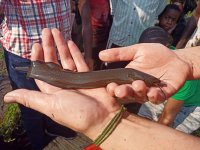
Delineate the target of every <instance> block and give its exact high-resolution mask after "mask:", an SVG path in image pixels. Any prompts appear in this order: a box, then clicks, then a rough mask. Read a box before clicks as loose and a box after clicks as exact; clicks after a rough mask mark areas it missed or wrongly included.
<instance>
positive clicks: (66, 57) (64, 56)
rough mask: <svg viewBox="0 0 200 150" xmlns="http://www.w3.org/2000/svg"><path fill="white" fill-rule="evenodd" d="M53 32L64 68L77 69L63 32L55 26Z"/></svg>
mask: <svg viewBox="0 0 200 150" xmlns="http://www.w3.org/2000/svg"><path fill="white" fill-rule="evenodd" d="M52 34H53V38H54V41H55V43H56V46H57V49H58V52H59V57H60V59H61V63H62V66H63V68H65V69H69V70H76V65H75V63H74V61H73V59H72V56H71V54H70V51H69V48H68V45H67V44H66V42H65V39H64V37H63V35H62V33H61V32H60V31H59V30H58V29H56V28H55V29H52Z"/></svg>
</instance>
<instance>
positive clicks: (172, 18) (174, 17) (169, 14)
mask: <svg viewBox="0 0 200 150" xmlns="http://www.w3.org/2000/svg"><path fill="white" fill-rule="evenodd" d="M180 14H181V13H180V12H179V11H177V10H174V9H168V10H167V11H166V12H165V13H164V14H163V15H162V16H161V17H160V20H159V26H160V27H161V28H163V29H165V30H166V31H168V32H169V30H170V29H172V28H173V27H174V26H175V25H176V23H177V21H178V19H179V17H180Z"/></svg>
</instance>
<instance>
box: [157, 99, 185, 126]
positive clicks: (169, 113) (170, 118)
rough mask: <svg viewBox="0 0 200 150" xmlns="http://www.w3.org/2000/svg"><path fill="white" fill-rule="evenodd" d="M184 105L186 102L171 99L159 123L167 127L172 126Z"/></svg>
mask: <svg viewBox="0 0 200 150" xmlns="http://www.w3.org/2000/svg"><path fill="white" fill-rule="evenodd" d="M183 104H184V101H181V100H175V99H173V98H169V99H168V100H167V102H166V104H165V107H164V110H163V112H162V114H161V116H160V118H159V120H158V122H159V123H160V124H163V125H166V126H171V125H172V123H173V122H174V119H175V118H176V115H177V114H178V113H179V112H180V109H181V108H182V106H183Z"/></svg>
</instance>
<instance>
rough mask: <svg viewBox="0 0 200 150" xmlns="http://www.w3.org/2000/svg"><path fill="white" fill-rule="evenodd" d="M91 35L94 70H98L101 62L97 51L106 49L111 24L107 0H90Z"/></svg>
mask: <svg viewBox="0 0 200 150" xmlns="http://www.w3.org/2000/svg"><path fill="white" fill-rule="evenodd" d="M90 8H91V21H92V31H93V33H92V35H93V44H92V52H93V60H94V70H100V69H101V65H102V62H101V60H100V59H99V57H98V56H99V52H100V51H101V50H103V49H106V44H107V41H108V35H109V31H110V26H111V16H110V5H109V0H101V1H99V0H90Z"/></svg>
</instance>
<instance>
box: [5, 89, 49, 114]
mask: <svg viewBox="0 0 200 150" xmlns="http://www.w3.org/2000/svg"><path fill="white" fill-rule="evenodd" d="M50 100H51V98H50V95H48V94H45V93H41V92H39V91H31V90H25V89H19V90H15V91H12V92H9V93H7V94H6V95H5V96H4V101H5V102H6V103H15V102H16V103H19V104H22V105H24V106H26V107H28V108H31V109H34V110H36V111H39V112H41V113H43V114H46V115H48V116H49V115H50V113H49V112H50V110H49V109H50V108H51V107H48V105H50V104H51V102H50Z"/></svg>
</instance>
